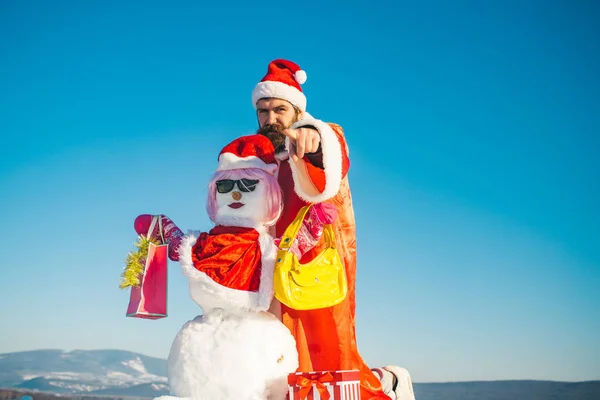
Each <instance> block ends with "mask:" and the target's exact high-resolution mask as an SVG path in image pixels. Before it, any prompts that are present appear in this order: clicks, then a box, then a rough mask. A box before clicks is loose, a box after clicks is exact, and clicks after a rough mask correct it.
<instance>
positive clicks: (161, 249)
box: [127, 219, 168, 319]
mask: <svg viewBox="0 0 600 400" xmlns="http://www.w3.org/2000/svg"><path fill="white" fill-rule="evenodd" d="M153 223H154V221H153ZM159 224H160V219H159ZM161 225H162V224H161ZM161 230H162V227H161ZM150 232H152V229H150ZM167 253H168V245H166V244H164V245H159V246H157V245H155V244H153V243H150V245H149V247H148V258H147V259H146V265H145V267H144V271H143V272H142V273H141V274H140V284H139V285H138V286H132V287H131V294H130V296H129V306H128V307H127V316H128V317H135V318H146V319H159V318H165V317H166V316H167Z"/></svg>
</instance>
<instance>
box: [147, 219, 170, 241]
mask: <svg viewBox="0 0 600 400" xmlns="http://www.w3.org/2000/svg"><path fill="white" fill-rule="evenodd" d="M157 222H158V232H159V233H160V238H161V239H162V242H161V244H164V243H165V237H164V236H163V226H162V218H161V216H160V215H154V216H152V222H151V223H150V228H149V229H148V234H147V235H146V237H147V238H148V240H151V239H152V236H151V235H152V231H153V230H154V227H155V226H156V223H157Z"/></svg>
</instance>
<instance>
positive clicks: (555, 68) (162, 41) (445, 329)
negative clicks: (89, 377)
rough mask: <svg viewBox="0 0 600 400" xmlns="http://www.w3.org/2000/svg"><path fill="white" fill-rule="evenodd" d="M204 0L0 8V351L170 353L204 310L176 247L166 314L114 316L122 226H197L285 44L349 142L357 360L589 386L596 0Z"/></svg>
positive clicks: (309, 91) (435, 373)
mask: <svg viewBox="0 0 600 400" xmlns="http://www.w3.org/2000/svg"><path fill="white" fill-rule="evenodd" d="M122 3H127V4H122ZM201 3H203V2H177V3H175V4H172V5H170V6H168V7H167V6H166V5H165V3H163V2H144V5H143V6H142V3H139V2H107V1H103V2H94V1H88V2H75V1H73V2H67V1H57V2H53V3H52V5H49V4H48V3H44V2H30V1H5V2H2V4H1V5H0V38H1V39H0V55H1V60H2V61H1V62H0V194H1V195H0V206H1V209H2V210H3V225H4V229H3V230H2V233H1V240H0V243H1V244H0V250H1V255H2V263H1V267H2V268H1V271H2V272H0V303H1V304H3V307H2V308H0V320H2V321H3V328H2V329H1V330H2V339H1V340H0V353H2V352H12V351H21V350H30V349H38V348H62V349H102V348H118V349H127V350H132V351H139V352H142V353H144V354H148V355H152V356H157V357H162V358H166V357H167V355H168V351H169V347H170V345H171V342H172V340H173V338H174V336H175V334H176V333H177V331H178V330H179V328H180V327H181V325H182V324H183V323H184V322H185V321H187V320H189V319H192V318H193V317H194V316H195V315H197V314H198V312H199V308H198V307H197V306H196V305H195V304H194V303H193V302H192V301H191V299H190V298H189V295H188V292H187V284H186V281H185V280H184V279H183V277H182V276H181V273H180V271H179V269H178V264H175V263H172V264H170V271H169V279H170V281H169V317H168V318H166V319H163V320H158V321H145V320H138V319H130V318H125V316H124V314H125V310H126V307H127V302H128V296H129V295H128V292H127V291H122V290H120V289H118V282H119V276H120V273H121V270H122V266H123V261H124V258H125V256H126V254H127V252H128V251H129V250H131V249H132V248H133V242H134V241H135V239H136V237H135V232H134V230H133V227H132V224H133V220H134V218H135V217H136V216H137V215H138V214H141V213H165V214H167V215H169V216H170V217H172V218H173V219H174V220H175V221H176V222H177V223H178V224H179V225H180V226H182V227H184V228H186V229H203V230H207V229H209V228H210V223H209V220H208V218H207V217H206V213H205V210H204V201H205V194H206V192H205V185H206V182H207V180H208V178H209V177H210V175H211V174H212V172H213V171H214V168H215V166H216V159H217V155H218V152H219V150H220V149H221V147H222V146H223V145H224V144H226V143H228V142H229V141H230V140H231V139H233V138H234V137H236V136H239V135H242V134H248V133H251V132H254V130H255V129H256V117H255V114H254V111H253V108H252V105H251V101H250V93H251V90H252V88H253V87H254V85H255V84H256V83H257V82H258V81H259V80H260V79H261V78H262V76H263V75H264V73H265V72H266V67H267V64H268V62H269V61H271V60H272V59H275V58H289V59H292V60H294V61H296V62H297V63H298V64H300V66H301V67H302V68H303V69H304V70H306V72H307V74H308V80H307V82H306V84H305V85H303V89H304V92H305V93H306V95H307V97H308V110H309V112H311V113H312V114H313V115H314V116H316V117H318V118H320V119H323V120H326V121H334V122H337V123H339V124H341V125H342V126H343V127H344V129H345V132H346V136H347V140H348V143H349V146H350V152H351V154H350V155H351V161H352V165H351V169H350V180H351V187H352V190H353V196H354V202H355V213H356V217H357V223H358V263H359V264H358V281H357V302H358V305H357V335H358V343H359V349H360V351H361V354H362V355H363V357H364V358H365V360H366V361H367V362H368V363H369V364H370V365H372V366H378V365H382V364H388V363H393V364H398V365H401V366H404V367H407V368H408V369H409V370H410V371H411V373H412V375H413V379H414V380H415V381H416V382H438V381H464V380H492V379H553V380H567V381H579V380H588V379H600V342H599V341H598V337H600V290H598V288H599V287H600V211H599V208H598V204H600V187H599V186H600V185H599V182H600V139H599V135H598V133H599V132H600V95H599V93H600V90H599V89H600V82H599V81H600V75H599V74H598V71H600V27H599V25H598V24H597V21H598V18H599V17H600V10H599V7H598V5H597V4H596V3H595V2H593V1H582V0H580V1H576V2H567V1H533V0H531V1H527V2H520V1H512V0H511V1H484V2H481V1H459V2H443V1H441V2H434V1H428V2H419V4H417V3H415V2H402V1H399V2H373V1H370V2H354V3H352V4H351V3H348V2H343V3H342V2H340V3H339V4H335V3H333V2H317V1H314V2H312V1H306V2H304V3H301V4H300V3H291V2H276V3H269V4H262V5H249V4H246V2H237V1H234V2H227V3H225V4H223V5H217V4H216V3H217V2H211V3H212V4H211V5H210V6H205V5H200V4H201Z"/></svg>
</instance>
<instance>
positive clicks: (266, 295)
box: [179, 231, 277, 311]
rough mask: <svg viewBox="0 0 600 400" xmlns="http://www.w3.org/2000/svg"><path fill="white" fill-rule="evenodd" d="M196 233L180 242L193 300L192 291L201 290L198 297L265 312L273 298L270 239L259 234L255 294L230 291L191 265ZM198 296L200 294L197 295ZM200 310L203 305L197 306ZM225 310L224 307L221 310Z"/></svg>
mask: <svg viewBox="0 0 600 400" xmlns="http://www.w3.org/2000/svg"><path fill="white" fill-rule="evenodd" d="M198 236H199V235H198V234H195V233H190V234H188V235H187V236H186V237H185V238H184V239H183V241H182V242H181V247H180V248H179V262H180V264H181V269H182V271H183V274H184V275H185V276H186V277H187V278H188V279H189V281H190V294H191V295H192V298H195V296H194V291H201V292H202V293H201V296H200V297H206V296H207V295H211V296H212V297H213V298H214V299H215V300H216V301H217V302H219V303H223V304H227V305H231V306H232V307H237V308H239V309H247V310H255V311H264V310H268V309H269V306H270V305H271V300H272V299H273V268H274V266H275V256H276V255H277V247H276V246H275V243H274V242H273V237H272V236H271V235H269V234H268V233H266V232H264V231H263V232H260V231H259V239H258V240H259V245H260V252H261V264H262V265H261V276H260V285H259V290H258V292H250V291H245V290H238V289H231V288H228V287H225V286H222V285H220V284H218V283H217V282H215V281H214V280H212V279H211V278H210V277H209V276H208V275H206V274H205V273H204V272H202V271H199V270H197V269H196V268H195V267H194V263H193V262H192V247H193V246H194V244H195V243H196V240H197V239H198ZM198 294H200V293H198ZM200 306H201V307H202V305H201V304H200ZM223 308H226V307H223Z"/></svg>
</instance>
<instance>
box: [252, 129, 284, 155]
mask: <svg viewBox="0 0 600 400" xmlns="http://www.w3.org/2000/svg"><path fill="white" fill-rule="evenodd" d="M285 129H287V128H286V127H285V126H283V125H281V124H278V123H274V124H265V125H263V126H262V127H260V128H258V130H257V131H256V133H257V134H259V135H263V136H266V138H267V139H269V140H270V141H271V143H273V147H274V148H275V154H278V153H281V152H283V151H285V135H284V134H283V131H284V130H285Z"/></svg>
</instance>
